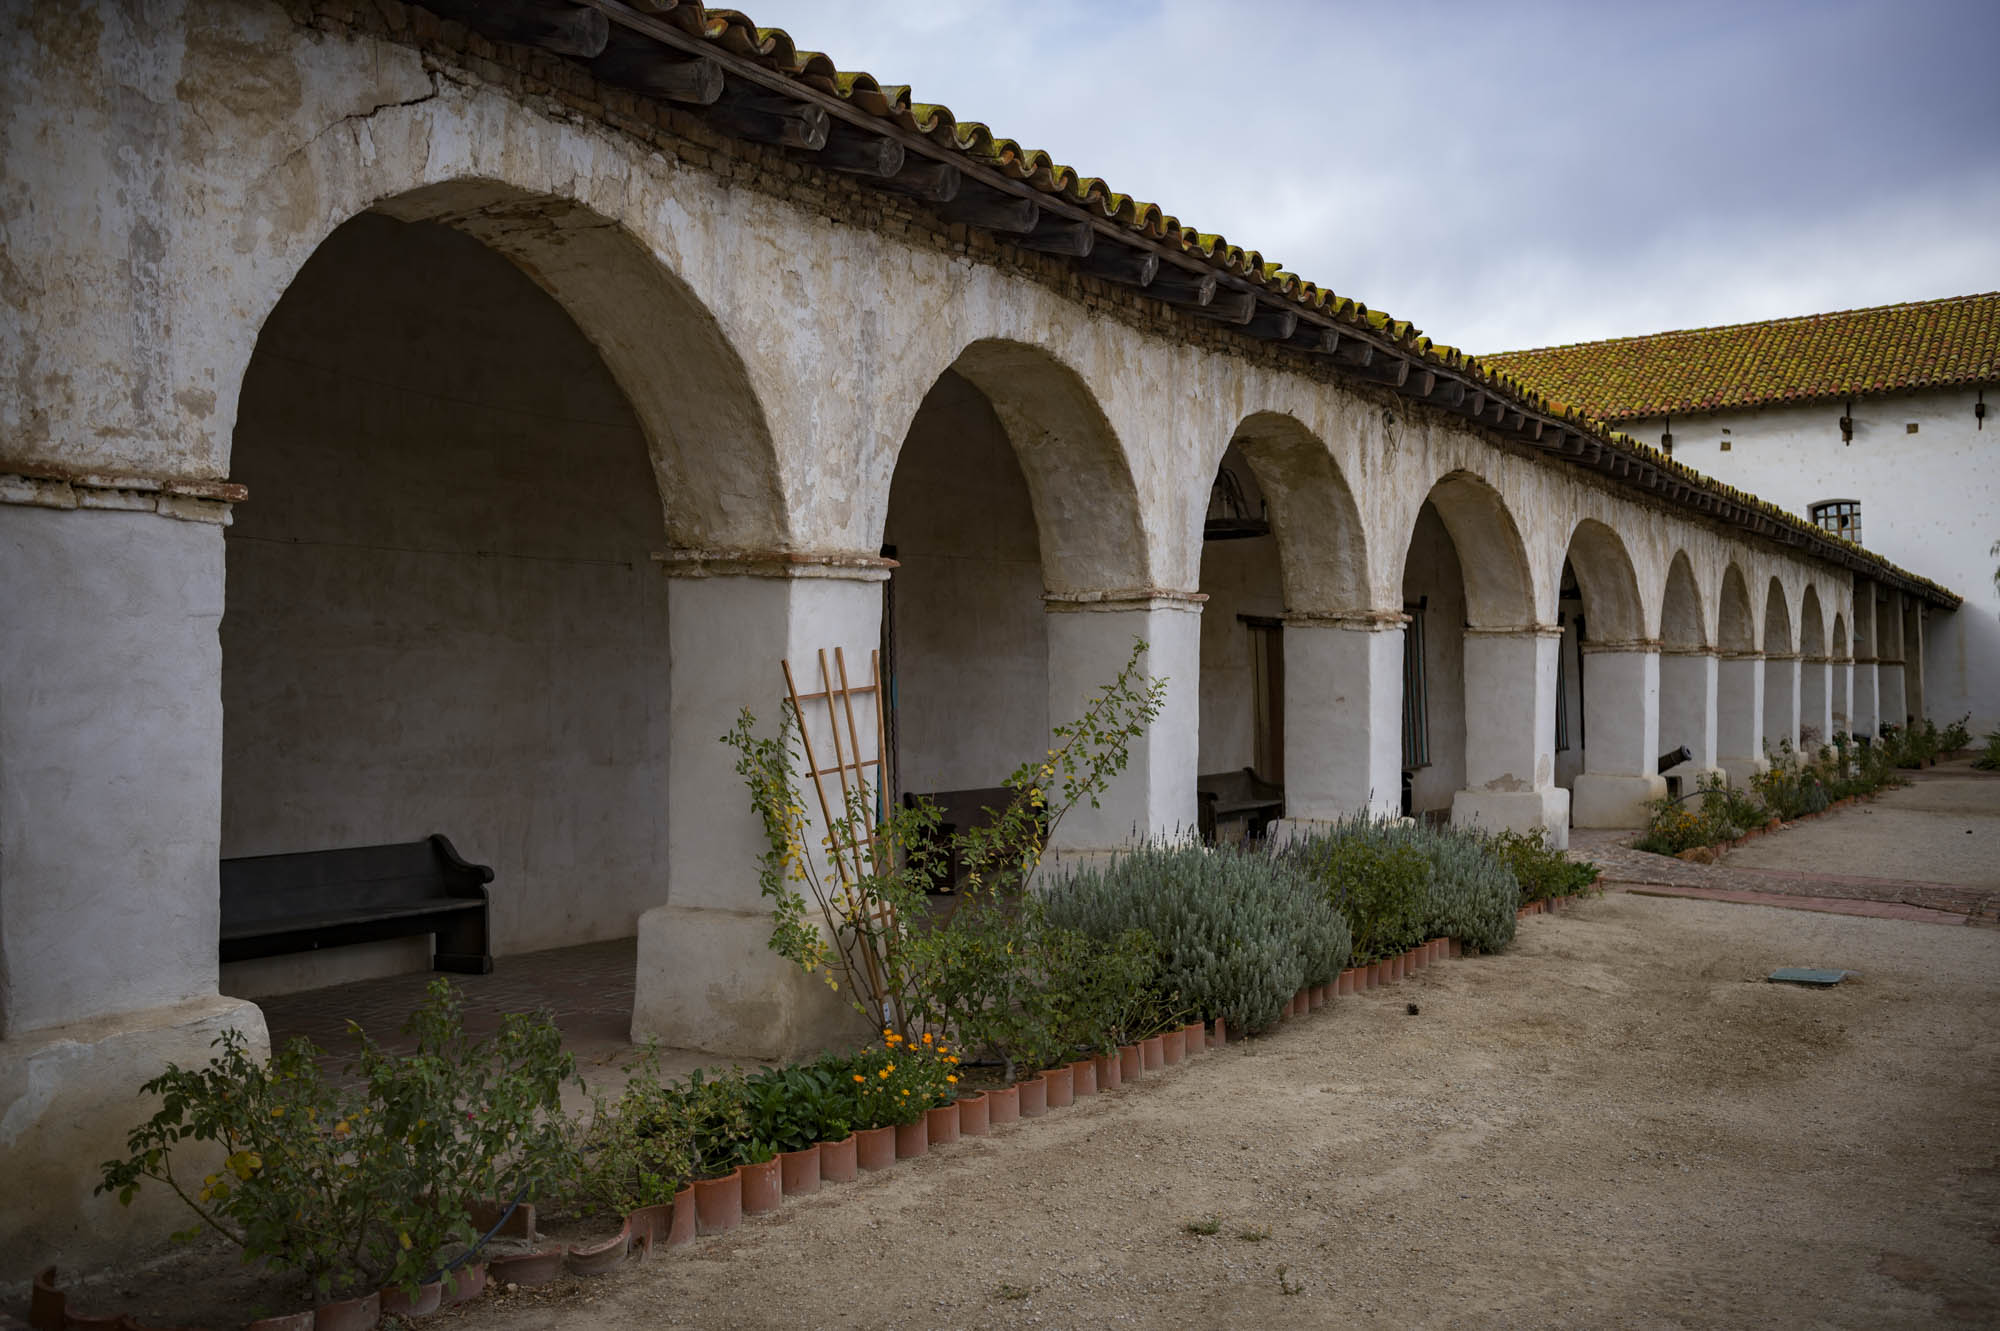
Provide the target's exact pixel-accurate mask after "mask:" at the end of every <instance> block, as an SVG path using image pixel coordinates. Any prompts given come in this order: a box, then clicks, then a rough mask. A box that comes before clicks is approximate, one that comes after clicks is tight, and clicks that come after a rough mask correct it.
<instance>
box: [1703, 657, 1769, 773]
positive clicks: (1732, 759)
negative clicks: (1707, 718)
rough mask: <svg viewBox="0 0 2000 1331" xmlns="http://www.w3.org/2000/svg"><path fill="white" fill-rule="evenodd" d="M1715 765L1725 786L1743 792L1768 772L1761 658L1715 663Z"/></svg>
mask: <svg viewBox="0 0 2000 1331" xmlns="http://www.w3.org/2000/svg"><path fill="white" fill-rule="evenodd" d="M1715 737H1716V749H1717V750H1718V752H1717V755H1716V766H1718V767H1720V768H1721V769H1722V770H1723V772H1724V773H1725V774H1726V775H1727V776H1728V778H1729V784H1730V785H1732V786H1739V787H1743V788H1745V789H1747V788H1748V787H1749V785H1750V778H1751V777H1752V776H1755V775H1756V774H1757V773H1759V772H1767V771H1769V770H1770V769H1771V764H1770V762H1769V761H1768V760H1767V759H1766V758H1765V757H1764V658H1763V657H1762V656H1759V655H1755V654H1748V653H1746V654H1739V655H1734V656H1724V657H1722V658H1720V659H1719V660H1718V661H1716V663H1715Z"/></svg>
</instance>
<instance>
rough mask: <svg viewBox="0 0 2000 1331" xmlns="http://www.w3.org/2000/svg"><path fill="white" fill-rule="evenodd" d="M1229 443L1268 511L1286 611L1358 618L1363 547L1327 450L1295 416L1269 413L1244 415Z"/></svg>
mask: <svg viewBox="0 0 2000 1331" xmlns="http://www.w3.org/2000/svg"><path fill="white" fill-rule="evenodd" d="M1230 442H1231V443H1232V444H1233V445H1235V447H1236V448H1237V450H1238V451H1239V452H1240V453H1241V454H1242V455H1243V459H1244V461H1245V462H1247V463H1248V464H1249V466H1250V470H1251V472H1252V473H1253V474H1254V475H1255V476H1256V480H1257V487H1258V489H1259V490H1261V491H1262V492H1263V495H1264V499H1265V502H1266V503H1267V504H1268V505H1269V506H1270V511H1271V529H1272V534H1273V535H1275V536H1276V537H1277V541H1278V569H1279V576H1280V578H1281V580H1282V582H1283V584H1284V597H1285V606H1286V609H1288V610H1289V611H1291V612H1293V613H1295V614H1337V613H1362V612H1365V611H1366V610H1367V609H1368V608H1369V577H1368V545H1367V538H1366V536H1365V535H1364V533H1363V530H1362V526H1361V511H1360V508H1359V507H1358V506H1357V505H1356V503H1355V501H1354V492H1353V490H1352V489H1350V488H1349V487H1348V484H1347V478H1346V476H1344V475H1343V474H1342V473H1341V470H1340V464H1339V463H1338V462H1337V461H1335V460H1334V456H1333V454H1332V452H1331V451H1330V450H1329V449H1328V448H1327V446H1326V444H1325V443H1324V442H1323V441H1322V440H1321V439H1320V438H1319V437H1318V436H1317V435H1315V434H1313V432H1312V431H1311V430H1308V429H1307V428H1306V427H1305V425H1304V424H1302V423H1301V422H1300V421H1299V420H1297V419H1296V418H1295V417H1292V416H1288V415H1285V414H1283V413H1281V412H1274V411H1259V412H1253V413H1251V414H1250V415H1248V416H1246V417H1244V418H1243V421H1242V423H1241V424H1239V425H1238V426H1237V427H1236V431H1235V434H1234V435H1233V436H1232V438H1231V440H1230ZM1218 465H1219V464H1218Z"/></svg>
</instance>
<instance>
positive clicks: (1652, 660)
mask: <svg viewBox="0 0 2000 1331" xmlns="http://www.w3.org/2000/svg"><path fill="white" fill-rule="evenodd" d="M1557 586H1558V592H1557V613H1556V623H1557V624H1558V626H1559V627H1560V628H1561V629H1562V637H1561V639H1560V642H1559V645H1558V653H1557V657H1556V688H1555V725H1554V735H1553V736H1552V743H1553V745H1554V751H1555V773H1556V775H1555V781H1556V784H1557V785H1559V786H1563V787H1565V788H1567V789H1569V790H1570V791H1571V792H1572V801H1571V806H1570V807H1571V812H1572V813H1573V815H1574V816H1575V818H1576V821H1577V824H1578V825H1579V826H1585V827H1639V826H1643V825H1644V824H1645V821H1646V805H1647V802H1648V801H1650V800H1653V799H1657V798H1658V797H1659V796H1660V795H1662V794H1664V793H1665V790H1666V786H1665V783H1664V782H1663V781H1662V780H1661V779H1660V778H1659V776H1658V775H1657V773H1656V771H1655V768H1656V767H1657V765H1658V764H1657V762H1656V755H1657V753H1658V748H1659V731H1660V656H1659V645H1658V643H1657V642H1655V641H1653V640H1652V639H1650V638H1649V637H1648V636H1647V633H1646V610H1645V601H1644V598H1643V597H1642V596H1641V594H1640V591H1639V577H1638V574H1637V573H1636V572H1635V571H1634V570H1633V567H1632V556H1631V554H1630V553H1629V552H1628V551H1627V550H1626V548H1625V542H1624V540H1623V539H1622V538H1621V537H1620V536H1619V535H1618V533H1617V532H1615V531H1613V530H1612V529H1611V528H1610V527H1608V526H1606V525H1605V524H1604V523H1602V522H1599V521H1596V520H1595V519H1592V518H1585V519H1583V520H1582V521H1580V522H1578V523H1577V525H1576V529H1575V530H1574V531H1573V532H1572V533H1571V535H1570V540H1569V548H1568V550H1567V551H1566V553H1565V555H1564V558H1563V564H1562V576H1561V579H1560V580H1559V582H1558V584H1557Z"/></svg>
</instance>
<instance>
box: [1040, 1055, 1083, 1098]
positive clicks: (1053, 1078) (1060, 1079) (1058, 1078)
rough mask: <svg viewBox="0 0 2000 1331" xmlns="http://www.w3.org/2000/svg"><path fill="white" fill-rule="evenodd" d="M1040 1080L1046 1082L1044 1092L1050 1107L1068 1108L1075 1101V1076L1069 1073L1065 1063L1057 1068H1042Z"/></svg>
mask: <svg viewBox="0 0 2000 1331" xmlns="http://www.w3.org/2000/svg"><path fill="white" fill-rule="evenodd" d="M1042 1080H1043V1081H1044V1082H1045V1083H1047V1085H1048V1090H1047V1092H1045V1094H1046V1095H1047V1098H1048V1102H1049V1108H1051V1109H1068V1108H1069V1107H1070V1105H1071V1104H1073V1103H1075V1101H1076V1078H1075V1077H1074V1076H1072V1075H1071V1073H1070V1068H1069V1065H1068V1064H1067V1063H1065V1064H1064V1065H1063V1066H1061V1067H1059V1068H1043V1069H1042Z"/></svg>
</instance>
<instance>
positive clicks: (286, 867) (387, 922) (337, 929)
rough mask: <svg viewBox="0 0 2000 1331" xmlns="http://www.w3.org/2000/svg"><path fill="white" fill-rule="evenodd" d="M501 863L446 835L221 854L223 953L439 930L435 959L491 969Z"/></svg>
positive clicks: (236, 956)
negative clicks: (491, 897) (477, 857)
mask: <svg viewBox="0 0 2000 1331" xmlns="http://www.w3.org/2000/svg"><path fill="white" fill-rule="evenodd" d="M492 881H493V870H491V869H489V868H487V867H486V866H485V865H483V864H468V863H466V862H465V861H464V860H463V859H461V858H459V854H458V852H457V851H456V850H453V849H452V845H451V842H449V841H447V840H446V839H445V838H444V837H442V836H430V837H427V838H425V839H424V840H422V841H410V842H405V843H403V844H400V845H394V846H352V847H348V848H346V849H343V850H307V851H297V852H293V853H291V854H286V855H247V856H244V857H243V858H241V859H233V860H224V861H222V960H224V961H250V960H253V959H255V958H257V957H275V956H281V955H284V954H286V953H290V952H310V951H313V950H314V949H316V948H322V947H345V946H346V945H348V944H350V943H375V942H380V941H382V940H384V939H389V938H413V937H416V936H418V935H422V934H436V935H437V945H436V949H435V951H434V952H433V954H432V958H431V965H432V967H433V968H434V969H436V970H441V971H461V972H464V973H466V974H468V975H484V974H486V973H487V972H488V971H490V970H492V969H493V953H492V949H491V946H490V944H489V943H488V942H487V933H486V912H487V897H486V884H488V883H490V882H492Z"/></svg>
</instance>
